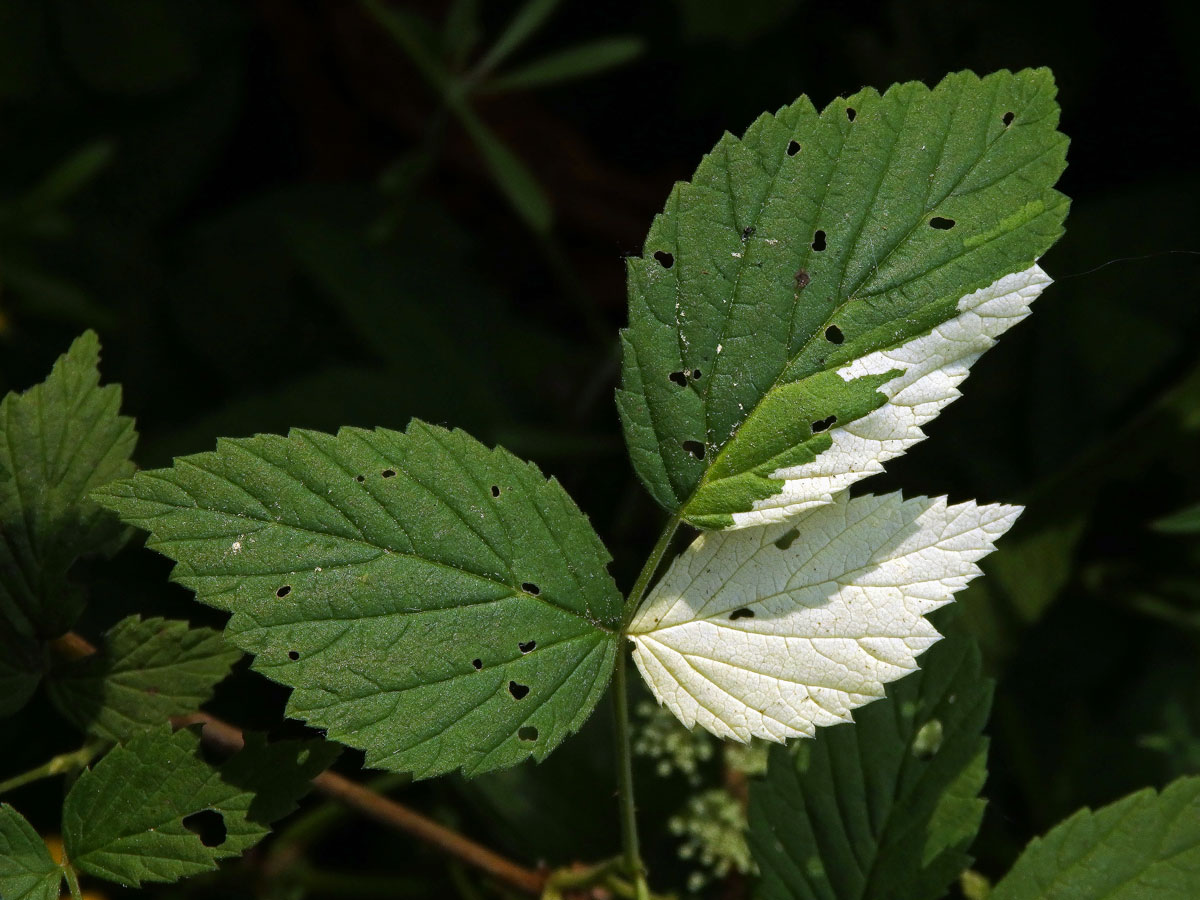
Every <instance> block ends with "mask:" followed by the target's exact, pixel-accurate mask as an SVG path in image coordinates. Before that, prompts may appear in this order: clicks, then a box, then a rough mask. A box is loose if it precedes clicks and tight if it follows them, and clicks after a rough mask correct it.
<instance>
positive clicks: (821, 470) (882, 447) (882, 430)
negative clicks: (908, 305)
mask: <svg viewBox="0 0 1200 900" xmlns="http://www.w3.org/2000/svg"><path fill="white" fill-rule="evenodd" d="M1050 283H1051V279H1050V276H1048V275H1047V274H1046V273H1045V272H1044V271H1042V269H1041V268H1040V267H1039V266H1037V265H1034V266H1031V267H1030V268H1028V269H1026V270H1024V271H1023V272H1015V273H1013V274H1011V275H1005V276H1004V277H1003V278H1000V279H999V280H997V281H995V282H994V283H992V284H990V285H988V286H987V287H985V288H981V289H980V290H978V291H975V292H974V293H972V294H968V295H967V296H965V297H963V298H962V299H961V300H959V301H958V311H959V314H958V315H957V316H956V317H955V318H953V319H951V320H949V321H948V322H945V323H943V324H942V325H939V326H938V327H937V328H934V329H933V331H932V332H930V333H929V334H926V335H922V336H921V337H918V338H914V339H913V340H911V341H908V342H907V343H904V344H901V345H900V346H898V347H894V348H892V349H889V350H880V351H878V352H876V353H871V354H868V355H867V356H864V357H862V358H861V359H857V360H855V361H854V362H853V363H851V364H850V365H848V366H846V367H844V368H842V369H839V370H838V374H839V375H840V376H841V377H842V378H843V379H844V380H846V381H851V380H853V379H855V378H861V377H863V376H865V375H880V374H883V373H885V372H890V371H893V370H895V369H900V370H902V371H903V374H902V375H898V376H896V377H895V378H893V379H892V380H891V381H888V382H887V383H885V384H884V385H883V386H882V387H880V388H879V390H880V392H882V393H883V394H885V395H886V396H887V397H888V402H887V403H885V404H884V405H883V406H881V407H879V408H878V409H876V410H874V411H872V412H871V413H869V414H867V415H866V416H863V417H862V418H861V419H856V420H854V421H852V422H848V423H846V425H845V426H837V427H834V428H831V429H830V431H829V435H830V437H831V438H832V439H833V446H831V447H830V448H829V449H828V450H826V451H825V452H823V453H821V454H820V455H819V456H818V457H817V458H816V459H814V460H812V461H811V462H809V463H805V464H804V465H800V466H793V467H791V468H784V469H779V470H777V471H775V472H772V473H771V477H772V478H777V479H780V480H781V481H783V482H784V484H783V490H782V491H781V492H780V493H778V494H776V495H774V496H772V497H768V498H766V499H764V500H759V501H756V502H755V504H754V508H753V510H751V511H749V512H740V513H734V514H733V526H732V527H733V528H746V527H749V526H754V525H765V524H768V523H774V522H784V521H787V520H788V519H790V518H792V517H793V516H795V515H796V514H797V513H799V512H803V511H804V510H806V509H812V508H813V507H817V506H824V505H827V504H829V503H832V502H833V498H834V497H835V496H836V495H837V494H838V493H840V492H841V491H844V490H845V489H846V488H848V487H849V486H850V485H852V484H854V483H855V482H856V481H859V480H861V479H863V478H866V477H867V476H869V475H874V474H876V473H878V472H882V471H883V464H884V463H885V462H887V461H888V460H890V459H894V458H896V457H897V456H900V455H901V454H903V453H904V451H905V450H907V449H908V448H909V447H911V446H912V445H913V444H916V443H917V442H919V441H921V440H924V438H925V433H924V432H923V431H922V430H921V426H922V425H924V424H926V423H927V422H929V421H930V420H931V419H934V418H936V416H937V414H938V413H939V412H941V410H942V408H943V407H945V406H947V405H949V404H950V403H952V402H953V401H954V400H956V399H958V397H959V396H960V393H959V390H958V385H959V384H961V383H962V381H963V379H965V378H966V377H967V375H968V373H969V372H970V368H971V366H972V365H973V364H974V362H975V360H977V359H979V357H980V355H982V354H983V352H984V351H985V350H987V349H988V348H989V347H991V346H992V345H993V344H994V343H996V338H997V337H999V336H1000V335H1001V334H1003V333H1004V332H1005V331H1007V330H1008V329H1009V328H1011V327H1012V326H1013V325H1016V324H1017V323H1018V322H1020V321H1021V320H1022V319H1024V318H1025V317H1026V316H1027V315H1029V305H1030V304H1031V303H1032V302H1033V301H1034V300H1035V299H1036V298H1037V296H1038V295H1039V294H1040V293H1041V292H1042V291H1043V290H1044V289H1045V288H1046V286H1047V285H1049V284H1050Z"/></svg>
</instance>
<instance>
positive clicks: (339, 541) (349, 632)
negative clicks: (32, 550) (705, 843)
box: [96, 420, 621, 777]
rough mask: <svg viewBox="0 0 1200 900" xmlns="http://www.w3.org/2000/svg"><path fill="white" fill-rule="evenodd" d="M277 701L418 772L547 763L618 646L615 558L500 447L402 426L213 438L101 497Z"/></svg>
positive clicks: (398, 767) (382, 760)
mask: <svg viewBox="0 0 1200 900" xmlns="http://www.w3.org/2000/svg"><path fill="white" fill-rule="evenodd" d="M96 496H98V497H100V498H101V500H102V502H103V503H105V504H106V505H108V506H109V507H110V508H112V509H113V510H115V511H117V512H119V513H120V514H121V516H122V517H123V518H124V519H125V520H126V521H127V522H129V523H130V524H135V525H138V526H139V527H142V528H145V529H146V530H148V531H150V532H151V537H150V540H149V546H150V547H153V548H154V549H156V550H159V551H160V552H162V553H163V554H165V555H167V556H169V557H172V558H173V559H175V560H177V561H178V563H179V565H178V566H177V567H176V569H175V572H174V578H175V579H176V580H178V581H179V582H180V583H182V584H184V585H185V586H187V587H189V588H191V589H193V590H194V591H196V593H197V597H198V599H200V600H201V601H202V602H204V603H208V604H209V605H211V606H215V607H217V608H219V609H223V610H227V611H229V612H232V613H233V616H232V618H231V619H230V620H229V623H228V625H227V626H226V632H225V633H226V637H227V638H228V639H229V640H230V641H231V642H232V643H234V644H235V645H237V646H238V647H241V648H242V649H243V650H246V651H247V652H249V653H253V654H255V655H256V659H255V661H254V664H253V665H254V668H256V669H257V670H258V671H260V672H262V673H263V674H265V675H267V676H268V677H270V678H272V679H274V680H276V681H279V682H281V683H283V684H286V685H289V686H291V687H292V688H293V689H294V690H293V692H292V695H291V699H290V700H289V702H288V713H289V714H290V715H292V716H295V717H298V718H302V719H304V720H305V721H307V722H309V723H310V724H312V725H314V726H316V727H320V728H324V729H327V730H328V734H329V736H330V737H331V738H333V739H336V740H339V741H342V742H343V743H346V744H349V745H350V746H352V747H357V748H359V749H362V750H365V751H366V754H367V756H366V762H367V765H369V766H373V767H376V768H385V769H392V770H395V771H410V772H412V773H413V774H414V775H416V776H417V777H427V776H431V775H436V774H442V773H445V772H449V771H452V770H454V769H458V768H462V769H463V770H464V772H466V773H467V774H473V773H478V772H485V771H488V770H489V769H495V768H500V767H502V766H507V765H512V764H514V763H517V762H520V761H521V760H523V759H525V758H527V757H528V756H531V755H532V756H534V757H535V758H536V759H542V758H543V757H545V756H546V755H547V754H548V753H550V751H551V750H553V749H554V748H555V747H556V746H557V745H558V744H559V743H560V742H561V741H562V740H563V738H565V737H566V736H567V735H568V734H570V733H571V732H573V731H575V730H577V729H578V728H579V726H580V725H581V724H582V723H583V722H584V720H585V719H586V718H587V717H588V715H590V713H591V711H592V709H593V707H594V706H595V704H596V702H597V700H598V699H599V698H600V696H601V694H602V693H603V692H604V689H605V687H606V686H607V684H608V679H609V677H610V675H611V672H612V668H613V663H614V660H615V658H616V652H617V645H618V635H617V633H616V629H617V627H618V626H619V624H620V613H621V599H620V596H619V594H618V593H617V591H616V588H615V586H614V584H613V581H612V578H611V577H610V576H609V574H608V572H607V569H606V565H607V563H608V561H609V556H608V552H607V551H606V550H605V548H604V545H603V544H602V543H601V542H600V540H599V538H597V537H596V535H595V532H593V531H592V528H591V525H590V524H589V523H588V521H587V519H586V518H585V517H584V516H583V514H582V513H580V512H579V509H578V508H577V507H576V506H575V504H574V503H573V502H572V501H571V499H570V497H568V496H567V494H566V492H565V491H564V490H563V489H562V488H561V487H560V486H559V484H558V482H556V481H554V480H549V481H548V480H547V479H546V478H545V476H543V475H542V474H541V472H540V471H538V469H537V468H536V467H535V466H533V465H532V464H529V463H525V462H522V461H521V460H519V459H517V458H516V457H514V456H512V454H510V453H508V452H507V451H506V450H503V449H502V448H497V449H495V450H489V449H488V448H486V447H485V446H484V445H482V444H480V443H479V442H477V441H475V440H474V439H473V438H471V437H469V436H468V435H467V434H466V433H464V432H461V431H447V430H445V429H443V428H439V427H436V426H431V425H427V424H425V423H423V422H421V421H419V420H414V421H413V422H412V423H411V424H410V425H409V428H408V431H407V432H397V431H389V430H386V429H377V430H375V431H365V430H361V429H354V428H344V429H342V430H341V431H339V432H338V434H337V436H336V437H335V436H332V435H327V434H321V433H318V432H307V431H299V430H294V431H292V432H291V434H290V436H289V437H286V438H284V437H277V436H274V435H259V436H258V437H254V438H248V439H243V440H233V439H224V440H221V441H220V442H219V443H218V445H217V450H216V452H213V453H203V454H198V455H195V456H188V457H183V458H181V459H178V460H176V462H175V465H174V467H172V468H170V469H159V470H155V471H151V472H143V473H139V474H138V475H136V476H134V477H133V478H132V479H129V480H127V481H125V482H122V483H121V484H119V485H114V486H112V487H111V488H110V489H108V490H107V491H105V492H103V493H102V494H97V495H96Z"/></svg>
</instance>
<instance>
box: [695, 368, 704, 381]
mask: <svg viewBox="0 0 1200 900" xmlns="http://www.w3.org/2000/svg"><path fill="white" fill-rule="evenodd" d="M703 377H704V373H703V372H701V371H700V370H699V369H692V381H699V380H700V379H701V378H703Z"/></svg>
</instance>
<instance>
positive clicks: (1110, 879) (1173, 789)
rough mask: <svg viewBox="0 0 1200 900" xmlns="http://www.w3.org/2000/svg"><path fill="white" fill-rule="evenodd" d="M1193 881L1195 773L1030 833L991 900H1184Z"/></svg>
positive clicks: (1196, 876) (1198, 853)
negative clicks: (1160, 788)
mask: <svg viewBox="0 0 1200 900" xmlns="http://www.w3.org/2000/svg"><path fill="white" fill-rule="evenodd" d="M1198 884H1200V778H1196V777H1191V778H1179V779H1177V780H1175V781H1173V782H1171V783H1170V784H1169V785H1167V787H1166V788H1165V789H1164V790H1163V791H1162V793H1158V792H1157V791H1154V790H1152V789H1151V788H1146V789H1145V790H1141V791H1138V792H1137V793H1135V794H1130V795H1129V796H1128V797H1125V798H1123V799H1121V800H1118V801H1117V802H1115V803H1110V804H1109V805H1108V806H1105V807H1102V808H1101V809H1098V810H1096V811H1095V812H1092V811H1091V810H1090V809H1081V810H1080V811H1079V812H1077V813H1075V815H1073V816H1071V817H1070V818H1069V819H1067V820H1066V821H1064V822H1061V823H1059V824H1058V825H1056V826H1055V827H1054V828H1052V829H1051V830H1050V832H1049V833H1048V834H1046V835H1045V836H1044V837H1039V838H1034V839H1033V840H1032V841H1031V842H1030V843H1029V846H1028V847H1026V848H1025V852H1024V853H1022V854H1021V856H1020V858H1019V859H1018V860H1017V862H1016V864H1015V865H1014V866H1013V867H1012V869H1011V870H1010V871H1009V873H1008V874H1007V875H1006V876H1005V877H1004V878H1003V879H1002V880H1001V882H1000V883H999V884H998V885H996V887H995V890H993V892H992V894H991V900H1026V898H1028V900H1033V898H1037V900H1091V898H1093V897H1104V898H1105V900H1140V898H1143V897H1153V898H1155V900H1190V898H1193V897H1195V896H1196V885H1198Z"/></svg>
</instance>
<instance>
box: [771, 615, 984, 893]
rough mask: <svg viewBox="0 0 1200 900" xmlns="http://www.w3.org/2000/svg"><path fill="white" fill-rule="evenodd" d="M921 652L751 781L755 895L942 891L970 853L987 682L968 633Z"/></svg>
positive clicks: (774, 754) (777, 751)
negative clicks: (869, 698) (876, 695)
mask: <svg viewBox="0 0 1200 900" xmlns="http://www.w3.org/2000/svg"><path fill="white" fill-rule="evenodd" d="M923 663H924V664H923V665H922V667H921V670H920V671H919V672H917V673H914V674H913V675H910V676H909V677H907V678H905V679H904V680H902V681H900V682H898V683H896V684H894V685H889V687H888V689H887V699H886V700H883V701H880V702H879V703H873V704H871V705H870V706H866V707H864V708H863V709H861V710H859V711H858V712H857V713H856V714H855V720H856V721H855V723H854V724H853V725H850V724H846V725H839V726H837V727H835V728H827V729H822V730H821V731H820V732H818V733H817V737H816V739H815V740H814V741H812V742H809V741H801V742H799V743H798V744H795V745H793V746H792V747H791V748H784V747H778V748H774V749H772V751H771V759H770V764H769V766H768V770H767V775H766V777H765V778H763V779H760V780H756V781H753V782H751V786H750V813H749V816H750V832H749V841H750V849H751V851H752V853H753V855H754V859H755V861H756V862H757V863H758V867H759V870H760V872H761V876H762V877H761V881H760V883H759V888H758V892H757V894H756V896H757V897H759V898H760V900H792V898H804V900H867V898H879V900H883V898H895V897H903V898H905V900H936V898H938V897H942V896H944V894H945V893H946V890H947V889H948V887H949V885H950V883H951V882H952V881H953V880H954V878H955V877H957V875H958V873H959V872H961V871H962V870H963V868H965V867H966V866H967V865H968V864H969V863H970V861H971V859H970V857H969V856H968V855H967V849H968V848H969V847H970V845H971V842H972V841H973V840H974V837H975V832H976V831H977V830H978V828H979V823H980V820H981V819H982V817H983V809H984V801H983V800H982V799H981V798H980V797H979V791H980V789H981V788H982V787H983V782H984V780H985V778H986V777H987V771H986V769H987V751H988V739H987V738H986V737H984V736H983V727H984V724H985V723H986V722H987V718H988V713H989V711H990V708H991V702H992V682H991V681H990V680H989V679H987V678H984V677H983V675H982V673H981V668H980V657H979V651H978V649H977V648H976V647H975V645H974V642H973V641H972V640H971V639H970V638H968V637H965V636H963V635H961V634H953V635H951V636H950V637H948V638H946V640H944V641H942V642H941V643H940V644H938V645H937V646H936V647H934V648H933V649H932V650H930V651H929V654H928V655H927V656H926V657H925V659H924V661H923Z"/></svg>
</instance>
